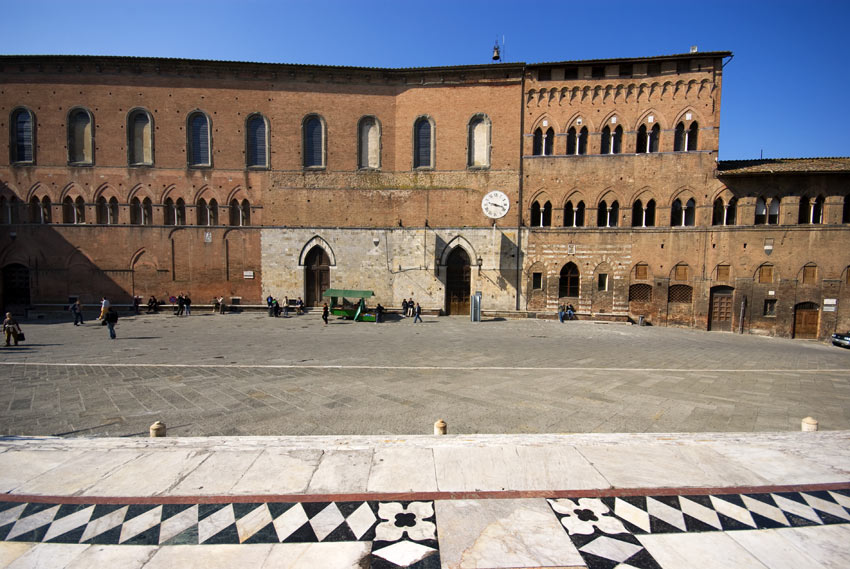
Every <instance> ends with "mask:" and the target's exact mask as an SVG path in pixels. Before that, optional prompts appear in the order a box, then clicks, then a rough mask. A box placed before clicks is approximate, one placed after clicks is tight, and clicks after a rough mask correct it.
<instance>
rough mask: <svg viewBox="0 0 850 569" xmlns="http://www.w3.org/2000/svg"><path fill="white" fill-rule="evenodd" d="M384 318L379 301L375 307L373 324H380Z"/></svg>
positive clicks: (382, 308)
mask: <svg viewBox="0 0 850 569" xmlns="http://www.w3.org/2000/svg"><path fill="white" fill-rule="evenodd" d="M383 320H384V307H383V306H381V303H380V302H379V303H378V306H376V307H375V324H380V323H381V322H383Z"/></svg>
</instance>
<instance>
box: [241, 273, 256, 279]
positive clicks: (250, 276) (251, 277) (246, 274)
mask: <svg viewBox="0 0 850 569" xmlns="http://www.w3.org/2000/svg"><path fill="white" fill-rule="evenodd" d="M242 278H244V279H253V278H254V271H242Z"/></svg>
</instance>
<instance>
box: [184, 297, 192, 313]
mask: <svg viewBox="0 0 850 569" xmlns="http://www.w3.org/2000/svg"><path fill="white" fill-rule="evenodd" d="M183 307H184V308H185V309H186V316H189V315H190V314H192V299H191V298H189V293H188V292H187V293H186V296H184V297H183Z"/></svg>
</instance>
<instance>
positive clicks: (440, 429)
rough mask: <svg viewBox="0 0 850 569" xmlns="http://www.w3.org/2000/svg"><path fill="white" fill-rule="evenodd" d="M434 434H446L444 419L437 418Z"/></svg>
mask: <svg viewBox="0 0 850 569" xmlns="http://www.w3.org/2000/svg"><path fill="white" fill-rule="evenodd" d="M434 434H435V435H445V434H446V422H445V421H443V420H442V419H437V422H436V423H434Z"/></svg>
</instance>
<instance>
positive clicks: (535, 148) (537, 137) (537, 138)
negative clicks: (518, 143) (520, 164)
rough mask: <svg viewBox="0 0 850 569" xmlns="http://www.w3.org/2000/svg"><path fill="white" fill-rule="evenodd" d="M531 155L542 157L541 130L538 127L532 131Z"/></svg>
mask: <svg viewBox="0 0 850 569" xmlns="http://www.w3.org/2000/svg"><path fill="white" fill-rule="evenodd" d="M531 153H532V154H533V155H534V156H542V155H543V129H541V128H540V127H538V128H536V129H534V139H533V143H532V145H531Z"/></svg>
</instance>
